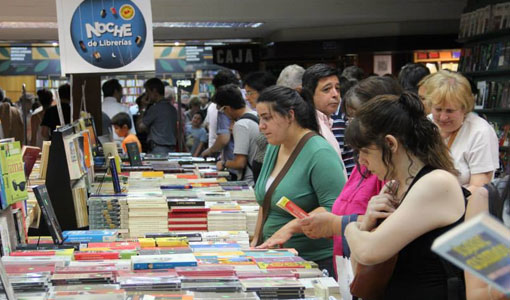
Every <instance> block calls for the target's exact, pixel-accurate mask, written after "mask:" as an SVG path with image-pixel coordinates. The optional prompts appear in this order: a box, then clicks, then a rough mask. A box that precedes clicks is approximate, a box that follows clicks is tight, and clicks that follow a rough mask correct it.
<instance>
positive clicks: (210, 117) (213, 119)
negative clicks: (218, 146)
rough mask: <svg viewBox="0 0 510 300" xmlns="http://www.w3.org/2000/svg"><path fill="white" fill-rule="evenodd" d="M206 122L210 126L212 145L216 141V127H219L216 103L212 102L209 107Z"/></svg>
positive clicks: (210, 144) (210, 141)
mask: <svg viewBox="0 0 510 300" xmlns="http://www.w3.org/2000/svg"><path fill="white" fill-rule="evenodd" d="M205 123H206V124H207V126H208V128H209V146H208V147H211V146H212V145H214V142H216V128H217V127H218V109H217V108H216V103H211V104H210V105H209V107H207V116H206V117H205Z"/></svg>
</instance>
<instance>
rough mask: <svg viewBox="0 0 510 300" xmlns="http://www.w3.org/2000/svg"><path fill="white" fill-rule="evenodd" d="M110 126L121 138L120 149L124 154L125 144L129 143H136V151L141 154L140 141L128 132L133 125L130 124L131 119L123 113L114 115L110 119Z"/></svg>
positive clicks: (125, 151) (125, 150)
mask: <svg viewBox="0 0 510 300" xmlns="http://www.w3.org/2000/svg"><path fill="white" fill-rule="evenodd" d="M112 125H113V128H114V129H115V133H116V134H117V135H118V136H119V137H121V138H123V140H122V149H123V150H124V153H127V149H126V144H129V143H136V144H137V145H138V150H139V151H140V152H142V144H141V143H140V140H138V138H137V137H136V135H134V134H133V133H131V132H130V129H131V126H133V124H132V123H131V117H130V116H129V115H128V114H127V113H125V112H121V113H118V114H116V115H115V116H114V117H113V118H112Z"/></svg>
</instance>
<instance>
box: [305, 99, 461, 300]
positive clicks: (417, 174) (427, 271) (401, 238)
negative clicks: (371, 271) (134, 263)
mask: <svg viewBox="0 0 510 300" xmlns="http://www.w3.org/2000/svg"><path fill="white" fill-rule="evenodd" d="M346 141H347V142H348V143H349V144H350V145H351V146H352V147H353V149H354V150H355V151H356V152H357V153H359V164H360V165H363V166H364V167H365V168H367V169H368V170H369V171H370V172H371V173H372V174H375V175H376V176H377V177H378V178H379V180H384V181H389V182H388V183H387V184H386V185H385V187H384V188H383V189H382V190H381V192H380V193H379V194H378V195H377V196H374V197H372V198H371V199H370V201H369V203H368V206H367V211H366V213H365V215H364V217H363V218H362V220H361V221H358V222H351V223H349V225H347V226H346V227H345V237H346V240H347V243H348V244H349V247H350V250H351V260H352V261H353V262H355V263H360V264H362V265H376V264H381V263H385V262H387V261H389V260H391V259H393V258H394V257H395V256H397V259H396V260H395V264H394V269H393V272H392V273H390V274H392V275H391V277H390V278H389V282H388V283H387V285H386V288H385V291H384V295H382V299H447V297H448V288H449V286H448V284H447V282H448V280H447V279H448V278H450V277H451V276H450V272H448V271H447V270H446V269H445V264H448V263H447V262H445V261H441V260H440V258H439V257H438V256H437V255H436V254H434V253H433V252H432V251H431V250H430V248H431V245H432V242H433V241H434V239H435V238H436V237H438V236H439V235H441V234H443V233H444V232H446V231H448V230H449V229H451V228H453V227H454V226H456V225H458V224H460V223H461V222H462V221H463V216H464V212H465V198H464V195H463V191H462V188H461V186H460V185H459V183H458V181H457V178H456V176H457V175H458V173H457V170H456V169H455V167H454V164H453V160H452V158H451V156H450V155H449V152H448V148H447V146H446V145H445V144H444V143H443V141H442V138H441V135H440V132H439V129H438V127H437V126H435V125H434V124H433V123H432V122H430V120H428V119H427V117H426V116H425V114H424V107H423V104H422V102H421V100H420V99H419V98H418V96H417V95H415V94H413V93H409V92H404V93H403V94H402V95H400V96H396V95H382V96H377V97H376V98H374V99H372V100H371V101H369V102H368V103H366V104H364V105H363V106H362V107H361V108H360V109H359V110H358V111H357V112H356V117H355V118H354V119H352V120H351V122H350V124H349V126H348V128H347V131H346ZM324 217H326V218H327V219H328V221H327V222H326V224H324V223H323V224H324V226H321V227H319V228H317V227H311V226H310V224H313V223H314V219H318V218H324ZM381 221H382V222H381ZM300 224H301V227H302V228H303V230H304V232H305V233H306V234H307V235H308V236H311V237H314V238H318V237H324V236H332V235H339V234H341V231H342V228H341V227H342V225H341V224H342V220H341V218H340V217H336V218H328V216H327V215H326V214H324V213H320V214H317V215H313V216H310V217H309V218H305V219H303V220H302V221H301V222H300ZM375 249H377V251H374V250H375ZM449 266H450V268H449V269H451V270H453V272H454V273H455V277H456V278H460V279H461V278H462V276H463V274H462V271H461V270H460V269H458V268H455V267H454V266H453V265H449ZM456 292H459V293H460V292H462V289H458V290H456Z"/></svg>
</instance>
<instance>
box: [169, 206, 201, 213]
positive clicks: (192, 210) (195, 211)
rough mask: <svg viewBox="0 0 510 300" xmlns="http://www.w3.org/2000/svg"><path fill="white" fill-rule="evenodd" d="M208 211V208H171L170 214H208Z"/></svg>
mask: <svg viewBox="0 0 510 300" xmlns="http://www.w3.org/2000/svg"><path fill="white" fill-rule="evenodd" d="M209 210H210V209H209V208H205V207H197V208H191V207H187V208H179V207H172V208H171V209H170V213H175V212H190V213H197V212H198V213H199V212H208V211H209Z"/></svg>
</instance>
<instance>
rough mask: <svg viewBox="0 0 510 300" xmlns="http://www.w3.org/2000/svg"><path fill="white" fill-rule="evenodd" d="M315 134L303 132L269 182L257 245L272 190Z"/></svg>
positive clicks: (261, 235) (259, 242)
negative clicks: (276, 173) (287, 157)
mask: <svg viewBox="0 0 510 300" xmlns="http://www.w3.org/2000/svg"><path fill="white" fill-rule="evenodd" d="M315 135H317V133H316V132H314V131H311V132H309V133H307V134H305V135H304V136H303V137H302V138H301V140H299V143H298V144H297V145H296V148H294V151H292V154H291V155H290V157H289V159H288V160H287V162H286V163H285V165H284V166H283V168H282V170H281V171H280V172H279V173H278V176H276V178H275V179H274V181H273V183H271V186H270V187H269V189H268V190H267V192H266V194H265V195H264V202H263V204H262V224H261V228H260V233H259V239H258V242H257V245H260V244H262V242H263V240H264V235H263V232H262V229H263V228H264V224H265V223H266V220H267V217H268V216H269V210H270V208H271V197H272V196H273V192H274V190H275V189H276V187H277V186H278V184H280V181H281V180H282V179H283V177H285V174H287V172H288V171H289V169H290V167H291V166H292V164H293V163H294V161H295V160H296V157H297V156H298V154H299V153H300V152H301V150H302V149H303V147H304V145H305V144H306V142H308V140H309V139H310V138H312V137H313V136H315Z"/></svg>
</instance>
